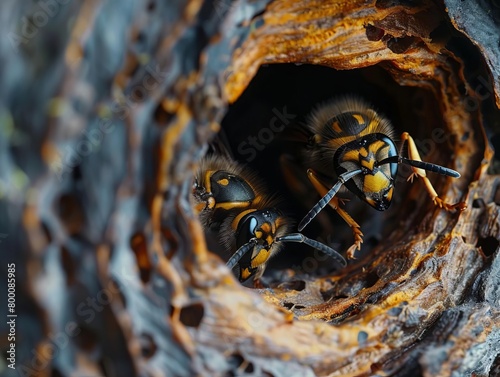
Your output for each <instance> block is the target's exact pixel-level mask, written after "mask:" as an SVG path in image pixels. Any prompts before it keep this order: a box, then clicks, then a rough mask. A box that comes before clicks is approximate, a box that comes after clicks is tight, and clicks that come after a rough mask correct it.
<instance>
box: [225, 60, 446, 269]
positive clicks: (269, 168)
mask: <svg viewBox="0 0 500 377" xmlns="http://www.w3.org/2000/svg"><path fill="white" fill-rule="evenodd" d="M346 95H354V96H358V97H362V98H363V99H364V100H365V101H367V102H368V103H371V104H373V108H374V109H376V110H377V111H378V112H379V113H380V114H383V115H384V116H385V117H387V118H388V119H390V121H391V123H392V124H393V126H394V129H395V137H394V139H395V142H396V143H397V144H399V142H400V140H399V139H400V137H399V136H400V135H401V134H402V132H403V131H409V132H411V135H412V136H413V138H414V139H415V142H416V144H417V147H418V148H419V150H420V151H421V155H422V156H432V160H433V162H439V161H438V160H439V159H443V160H445V159H446V158H449V153H448V154H447V153H446V152H447V148H448V143H447V141H448V139H449V138H448V137H447V136H448V135H447V134H446V132H445V128H444V125H443V123H442V116H441V115H440V112H439V108H438V106H437V101H436V99H435V98H433V95H432V94H430V92H428V91H426V90H423V89H420V88H416V87H404V86H400V85H398V84H397V83H396V82H395V81H394V80H393V79H392V78H391V76H390V75H389V74H388V73H387V72H386V71H385V70H384V69H383V68H381V67H379V66H373V67H369V68H363V69H357V70H352V71H337V70H334V69H332V68H328V67H322V66H313V65H300V66H298V65H294V64H275V65H268V66H263V67H261V68H260V70H259V72H258V73H257V74H256V76H255V77H254V78H253V80H252V82H251V83H250V84H249V86H248V87H247V88H246V90H245V92H244V93H243V94H242V95H241V96H240V98H239V99H238V100H237V101H236V102H235V103H234V104H232V105H231V106H230V107H229V109H228V112H227V113H226V115H225V117H224V119H223V121H222V134H223V139H224V140H225V142H224V144H227V147H228V149H229V150H230V152H231V154H232V156H233V158H234V160H236V161H237V162H239V163H240V164H243V165H245V166H248V167H249V168H251V169H252V170H253V171H254V172H256V175H257V176H258V177H259V178H260V179H261V180H262V181H263V182H265V185H266V186H267V189H268V191H270V192H272V193H275V195H276V196H278V197H280V198H281V199H282V204H281V210H283V211H284V212H286V213H287V214H288V215H289V216H290V217H291V218H293V220H294V221H295V224H297V223H298V222H299V221H300V220H301V219H302V217H303V216H304V215H305V214H306V213H307V211H308V210H309V209H311V208H312V205H314V204H315V202H317V201H318V200H319V198H320V197H319V195H318V194H317V193H316V192H315V190H314V188H313V187H312V186H311V184H310V182H309V181H308V179H307V175H306V170H307V168H308V167H309V166H307V164H304V163H303V162H304V160H305V159H306V158H305V157H304V156H303V155H304V152H303V149H301V148H302V147H301V146H299V145H298V143H297V142H295V141H294V140H295V139H294V137H295V132H296V131H295V130H297V129H299V130H300V129H301V128H302V129H303V128H304V122H306V121H307V117H308V115H309V113H310V112H311V111H312V110H313V109H314V108H315V107H317V105H318V104H320V103H324V102H325V101H329V100H332V99H334V98H339V97H342V96H344V97H345V96H346ZM436 130H437V131H436ZM284 159H285V160H286V161H291V164H290V165H292V168H291V169H289V168H288V166H286V163H284V162H283V161H284ZM297 162H298V163H297ZM332 165H333V161H332ZM297 167H298V168H297ZM287 169H288V171H285V170H287ZM399 170H400V171H401V172H402V174H401V175H398V176H397V178H396V189H395V193H394V196H393V200H392V205H391V207H390V208H389V209H388V210H387V211H376V210H374V209H373V208H371V207H370V206H369V205H367V204H366V203H363V202H362V201H361V200H360V199H359V198H358V197H356V196H355V195H352V194H351V193H347V194H345V193H344V192H341V194H339V195H342V196H341V197H345V198H347V199H349V200H350V201H349V202H348V203H347V204H345V207H344V208H345V209H346V211H347V212H348V213H349V214H350V215H351V216H352V217H353V218H354V220H355V221H357V222H358V223H359V224H360V226H361V230H362V231H363V233H364V236H365V239H366V240H370V242H366V243H364V244H363V246H362V251H361V252H358V253H359V254H357V256H358V257H359V256H363V255H366V254H369V253H370V250H371V249H372V248H373V247H376V246H378V244H379V241H378V240H383V239H386V238H387V237H386V236H387V235H388V234H390V232H391V231H392V229H393V228H394V227H395V226H396V224H398V223H399V220H400V219H401V217H403V216H404V213H405V212H406V211H405V210H404V206H405V205H406V204H407V203H409V200H408V199H406V198H405V196H406V194H407V193H408V189H409V187H410V184H409V183H408V184H407V183H406V178H407V175H405V172H406V171H403V170H404V169H402V168H400V169H399ZM290 172H291V174H289V173H290ZM406 173H407V172H406ZM287 174H288V175H289V176H294V177H298V178H297V180H296V181H297V182H298V183H297V185H301V184H304V185H305V186H304V187H306V191H305V192H306V193H307V195H305V196H304V195H302V197H301V194H298V192H299V189H298V186H297V185H295V184H290V180H289V179H288V178H287V177H286V175H287ZM332 176H334V174H332ZM332 179H333V178H332ZM328 183H329V184H333V183H332V182H328ZM420 183H421V182H416V183H414V184H420ZM419 189H420V190H422V191H423V187H419ZM436 189H439V187H436ZM414 191H415V192H417V190H416V189H415V190H414ZM344 194H345V195H344ZM311 203H312V204H311ZM295 226H296V225H295ZM407 226H408V227H409V226H410V224H408V223H407ZM294 229H295V228H294ZM332 229H335V235H334V236H332ZM304 233H305V234H306V235H307V236H308V237H310V238H314V239H319V240H320V241H321V242H323V243H325V244H327V245H329V246H331V247H332V248H334V249H336V250H338V251H340V252H341V253H343V252H345V251H346V250H347V248H348V247H349V246H351V245H352V243H353V234H352V231H351V229H350V227H349V226H348V225H347V224H346V223H345V222H344V221H343V220H342V219H341V218H340V217H339V216H338V214H336V213H335V212H334V211H333V210H331V209H330V208H326V209H325V210H323V211H321V213H320V214H319V215H318V217H317V218H316V219H315V220H313V222H311V224H310V225H308V227H307V228H306V229H305V231H304ZM402 234H403V233H402ZM371 241H375V242H371ZM306 258H312V259H314V260H315V261H316V263H315V269H312V268H309V266H312V265H313V263H308V264H307V266H305V265H304V260H306ZM304 266H305V267H304ZM296 267H297V268H296ZM273 268H275V269H283V268H292V269H293V270H295V271H302V272H305V273H308V274H309V273H318V271H319V270H318V269H320V268H321V273H329V272H331V271H335V270H336V269H339V266H338V264H336V263H335V262H334V261H333V260H331V259H328V258H325V257H324V256H322V255H321V256H320V255H319V254H318V253H315V252H314V250H312V251H311V250H307V248H305V247H302V245H293V244H287V245H286V247H285V251H284V252H281V253H280V254H278V255H277V256H276V257H275V258H273V260H272V261H271V263H270V264H269V267H268V270H270V269H273Z"/></svg>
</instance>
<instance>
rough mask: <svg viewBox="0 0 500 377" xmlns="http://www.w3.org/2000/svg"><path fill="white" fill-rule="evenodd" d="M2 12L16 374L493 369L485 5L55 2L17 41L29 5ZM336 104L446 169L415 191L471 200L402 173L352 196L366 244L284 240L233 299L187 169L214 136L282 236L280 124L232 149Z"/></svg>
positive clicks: (489, 37) (448, 372)
mask: <svg viewBox="0 0 500 377" xmlns="http://www.w3.org/2000/svg"><path fill="white" fill-rule="evenodd" d="M2 7H3V8H4V10H5V12H1V13H2V16H1V17H3V18H4V21H5V22H4V23H3V26H0V27H2V28H3V31H4V34H5V35H8V33H11V34H9V35H11V36H12V35H13V34H12V33H17V34H16V35H20V36H24V38H25V40H24V39H17V40H16V39H12V38H11V39H10V40H6V41H4V42H2V44H1V45H0V48H1V51H2V54H1V55H0V59H1V62H2V64H1V65H2V67H4V68H2V72H1V73H0V75H1V76H0V77H2V82H3V85H1V86H0V99H1V101H0V104H1V105H2V107H1V108H0V114H1V117H0V119H1V121H0V122H1V123H0V124H2V129H1V131H0V132H2V135H3V136H2V137H1V138H0V145H2V148H1V149H0V162H1V166H2V169H1V171H0V184H1V186H0V236H1V237H2V238H0V241H1V244H0V247H1V248H2V251H3V252H2V253H0V258H1V268H2V273H5V275H7V265H8V264H11V263H14V264H15V265H16V279H17V280H16V292H17V296H16V297H17V298H16V300H17V301H16V309H15V310H16V314H17V315H18V317H17V322H16V326H17V327H16V331H17V333H16V368H17V369H18V371H21V372H22V373H24V374H25V375H37V376H38V375H39V376H51V375H52V376H66V375H68V376H69V375H86V376H87V375H93V376H94V375H95V376H101V375H102V376H129V375H140V376H163V375H166V376H192V375H202V376H205V375H206V376H230V375H256V376H264V375H267V376H315V375H316V376H372V375H379V376H382V375H383V376H418V375H422V376H438V375H439V376H452V375H453V376H471V375H475V376H496V375H500V330H499V329H500V294H499V293H498V292H499V288H500V257H499V255H500V254H499V239H500V220H499V219H500V178H499V176H498V175H497V173H498V171H499V163H498V161H499V159H498V155H497V156H495V153H494V148H495V147H497V148H498V147H500V138H499V136H498V135H499V131H500V124H499V121H498V119H500V118H499V115H500V113H499V110H498V108H499V107H500V80H499V75H500V73H499V70H500V64H499V63H498V56H500V55H498V49H499V47H498V46H499V45H498V40H499V38H500V33H499V26H498V21H497V20H498V19H499V17H500V8H499V7H498V5H497V4H496V2H494V1H490V2H488V1H479V0H478V1H470V2H460V1H452V0H446V1H444V2H442V1H422V2H414V1H381V0H378V1H368V0H366V1H345V2H343V1H297V2H289V1H279V0H278V1H273V2H266V1H237V2H229V1H227V2H226V1H222V0H221V1H214V2H211V1H206V2H203V1H195V0H194V1H189V2H186V3H181V2H179V3H175V2H174V3H164V2H156V1H154V0H150V1H145V2H137V3H134V2H132V1H126V2H123V1H122V2H120V3H119V4H118V3H116V4H114V2H109V3H99V2H93V1H89V2H86V3H84V4H81V5H80V4H79V5H76V4H72V3H70V4H67V5H66V4H65V5H62V4H59V7H58V10H57V12H56V14H55V15H54V16H51V17H50V20H49V21H48V22H47V23H46V24H44V25H43V26H38V29H37V30H38V32H37V33H33V35H32V36H30V37H29V38H28V37H26V36H25V35H24V34H23V24H22V21H19V20H23V19H24V18H23V17H25V16H26V17H28V18H27V19H31V20H35V18H36V12H40V9H38V8H36V7H35V8H36V9H35V8H34V7H33V6H32V4H30V3H28V2H25V1H24V2H23V1H21V2H17V3H15V4H14V3H7V4H4V5H2ZM6 14H10V15H13V16H12V17H6V16H5V15H6ZM14 16H15V17H14ZM30 17H31V18H30ZM33 22H35V21H33ZM40 25H41V24H40ZM61 30H66V31H67V32H65V33H62V32H61ZM12 51H15V52H14V53H13V52H12ZM346 93H351V94H358V95H362V96H363V97H365V98H367V99H369V100H370V101H371V102H372V103H374V104H375V106H376V107H377V108H378V109H380V110H381V111H382V112H383V113H384V114H386V115H387V116H388V117H389V118H391V120H392V121H393V123H394V125H395V128H396V130H397V132H398V133H401V132H403V131H408V132H410V133H411V134H412V135H413V136H414V137H415V139H416V140H417V145H419V147H420V148H421V150H423V151H422V152H423V154H424V156H425V160H427V161H431V162H434V163H437V164H441V165H443V166H447V167H450V168H452V169H455V170H457V171H458V172H460V174H461V178H460V179H453V178H448V177H441V176H436V175H430V174H429V177H430V179H431V180H432V182H433V184H434V185H435V187H436V189H437V191H438V193H439V194H440V195H441V196H442V197H445V198H446V199H447V200H448V201H449V202H459V201H464V202H465V203H466V204H467V206H468V208H467V209H466V210H465V211H463V212H446V211H443V210H441V209H439V208H437V207H436V206H434V204H433V203H432V201H431V200H430V199H429V197H428V196H427V194H426V193H425V192H424V190H423V185H422V182H418V181H417V182H414V183H413V184H410V183H405V178H406V176H405V172H404V171H402V172H401V175H400V176H399V177H398V180H397V181H398V182H397V185H398V186H397V190H398V194H397V197H396V198H395V200H394V203H393V206H392V207H391V209H390V210H389V211H387V212H386V213H374V212H376V211H374V210H372V209H370V208H368V206H366V205H363V204H362V203H360V202H357V203H356V200H355V199H353V200H352V202H353V203H351V204H350V205H351V207H349V208H350V211H352V214H353V216H355V217H356V219H357V220H358V219H359V221H360V223H361V225H362V230H363V231H364V232H365V234H366V238H365V244H364V245H363V249H362V251H361V252H360V253H359V254H357V259H356V260H353V261H350V262H349V264H348V266H347V267H346V268H342V269H339V268H338V267H337V266H335V265H334V264H333V263H331V262H329V261H328V260H325V259H324V258H322V257H319V256H318V255H317V254H312V253H311V252H310V250H308V249H307V248H302V247H293V248H290V249H289V250H288V251H285V252H283V253H282V254H281V255H280V256H278V257H277V258H276V260H275V261H274V262H273V263H272V264H271V265H270V266H269V269H268V272H267V274H266V275H265V276H264V277H263V282H264V283H265V285H266V288H261V289H253V288H248V287H244V286H242V285H241V284H240V283H239V282H238V281H237V280H236V279H235V278H234V277H233V276H232V274H231V272H230V271H229V270H228V269H227V268H226V267H225V265H224V261H223V260H221V259H220V258H219V257H218V256H216V255H214V254H213V253H212V252H211V251H209V248H208V247H207V243H206V238H205V234H204V232H203V229H202V227H201V225H200V223H199V221H198V219H197V217H196V215H195V213H194V211H193V209H192V206H191V205H192V203H191V200H190V195H191V187H192V182H193V174H194V171H195V170H196V168H197V166H198V163H199V161H200V159H201V158H202V157H203V156H204V155H205V154H206V153H207V151H208V150H209V148H210V145H211V144H212V145H213V143H217V142H220V140H221V139H222V138H223V143H224V144H225V145H226V147H227V148H229V149H230V150H231V151H232V153H233V154H234V158H235V159H236V160H237V161H239V162H240V163H243V164H247V165H249V166H250V167H251V168H253V169H254V170H255V171H257V172H258V173H259V175H261V176H262V178H263V179H265V180H266V182H268V185H269V187H270V189H271V190H273V191H277V192H280V194H281V195H282V196H283V197H284V198H285V199H286V203H287V207H288V208H289V210H290V211H291V212H292V213H294V214H295V215H296V216H297V220H300V218H301V216H303V214H304V213H305V212H306V211H307V210H308V209H309V208H308V205H309V203H307V202H304V201H301V200H300V199H298V198H297V197H296V196H294V192H293V191H294V188H293V187H289V186H287V185H284V184H283V181H282V179H281V176H280V174H281V170H280V169H281V165H280V159H281V158H282V156H283V155H284V154H286V153H288V152H289V148H288V146H287V141H286V138H285V137H284V136H286V131H284V132H283V134H275V135H273V138H272V140H271V139H269V141H268V142H267V141H265V142H264V143H263V144H265V145H264V147H263V148H262V150H260V151H258V152H259V153H255V156H254V158H251V159H249V160H251V161H248V158H247V157H249V156H248V155H245V154H244V153H242V152H241V147H240V146H241V145H242V144H241V143H242V142H245V141H246V140H248V137H251V136H255V135H258V133H259V131H260V130H262V129H263V128H265V127H266V126H267V125H268V124H269V122H270V121H271V119H272V118H273V117H274V116H276V111H278V112H280V114H282V113H283V112H284V113H287V114H292V115H293V117H291V118H290V119H293V122H291V123H297V124H298V123H300V122H301V121H303V120H304V119H305V117H306V116H307V114H308V113H309V112H310V111H311V109H312V108H314V106H315V105H316V104H317V103H320V102H322V101H325V100H328V99H329V98H332V97H335V96H338V95H342V94H346ZM222 135H223V136H222ZM266 140H267V139H266ZM403 170H404V169H403ZM314 200H317V198H316V199H314ZM322 216H323V218H324V221H318V222H317V223H316V224H314V225H313V226H312V227H311V229H310V232H311V234H312V235H313V236H315V237H322V238H323V239H327V240H328V242H330V243H332V244H333V245H335V247H336V248H337V249H338V250H345V249H346V247H348V246H349V242H352V238H351V237H352V235H351V234H350V230H349V228H348V227H347V226H346V225H345V224H343V223H342V222H337V220H338V219H337V217H336V215H335V214H333V213H332V212H329V211H326V210H325V211H324V214H323V215H322ZM362 219H364V220H362ZM331 226H333V228H331ZM1 284H2V286H3V287H4V288H5V289H3V288H2V289H3V290H4V291H7V287H6V286H5V284H7V283H6V279H3V281H2V282H1ZM2 326H4V327H1V328H0V329H1V331H2V336H1V338H0V339H1V341H0V344H1V346H2V350H4V352H7V351H8V348H9V347H10V345H9V344H8V342H7V341H6V339H7V332H8V331H9V329H8V328H7V327H5V325H2ZM0 365H1V367H0V368H2V370H3V371H8V369H7V365H2V364H0Z"/></svg>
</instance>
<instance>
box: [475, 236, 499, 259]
mask: <svg viewBox="0 0 500 377" xmlns="http://www.w3.org/2000/svg"><path fill="white" fill-rule="evenodd" d="M499 245H500V241H498V240H497V239H496V238H495V237H492V236H490V237H484V238H483V237H481V238H479V240H478V241H477V244H476V247H480V248H481V249H482V250H483V253H484V255H486V256H487V257H490V256H492V255H493V254H494V253H495V252H496V251H497V250H498V246H499Z"/></svg>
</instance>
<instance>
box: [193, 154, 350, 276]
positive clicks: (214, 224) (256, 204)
mask: <svg viewBox="0 0 500 377" xmlns="http://www.w3.org/2000/svg"><path fill="white" fill-rule="evenodd" d="M192 196H193V198H194V202H195V204H194V208H195V211H196V212H198V215H199V218H200V222H201V224H202V226H203V227H204V228H205V229H209V230H211V231H214V232H216V233H217V234H218V236H219V240H220V243H221V245H222V246H223V247H224V248H225V250H226V251H228V252H231V253H233V254H232V256H231V257H230V259H229V260H228V262H227V266H228V267H229V268H230V269H232V270H233V272H234V274H235V275H236V277H237V278H238V279H239V280H240V281H241V282H244V281H246V280H247V279H249V278H250V277H252V276H253V277H254V280H257V279H259V278H260V277H261V276H262V274H263V273H264V270H265V269H266V266H267V263H268V261H269V259H270V258H271V257H273V256H274V255H276V254H277V253H278V252H279V251H280V250H281V249H282V248H283V244H284V243H286V242H299V243H304V244H306V245H309V246H311V247H313V248H315V249H317V250H320V251H322V252H324V253H326V254H327V255H329V256H330V257H332V258H333V259H335V260H336V261H337V262H339V263H340V264H341V265H342V266H345V265H346V261H345V259H344V258H343V257H342V256H341V255H340V254H339V253H337V252H336V251H335V250H334V249H332V248H331V247H329V246H327V245H325V244H323V243H321V242H319V241H316V240H313V239H310V238H307V237H306V236H304V235H303V234H301V233H292V232H291V230H292V228H293V225H294V224H293V221H292V219H291V218H290V217H288V216H287V215H286V214H284V213H283V212H282V211H281V210H280V208H279V200H277V199H275V198H274V197H272V196H271V195H269V194H268V193H267V191H266V190H265V186H264V184H263V183H262V182H261V181H260V180H259V178H258V176H257V175H256V174H255V173H253V172H251V171H250V170H248V169H247V168H246V167H242V166H241V165H239V164H238V163H236V162H234V161H232V160H230V159H228V158H226V157H223V156H219V155H212V156H209V157H206V158H204V159H203V160H202V162H201V164H200V167H199V169H198V171H197V173H196V175H195V180H194V184H193V189H192Z"/></svg>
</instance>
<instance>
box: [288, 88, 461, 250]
mask: <svg viewBox="0 0 500 377" xmlns="http://www.w3.org/2000/svg"><path fill="white" fill-rule="evenodd" d="M306 130H308V131H309V135H311V134H312V135H311V136H310V137H309V142H308V147H307V148H306V150H307V151H306V163H307V164H308V165H309V167H310V168H309V169H308V170H307V176H308V178H309V180H310V181H311V183H312V185H313V186H314V188H315V189H316V191H317V192H318V193H319V194H320V195H321V197H322V198H321V199H320V200H319V202H318V203H317V204H316V205H315V206H314V207H313V208H312V209H311V210H310V211H309V212H308V213H307V215H306V216H305V217H304V218H303V219H302V221H301V222H300V223H299V226H298V230H299V232H301V231H302V230H303V229H304V228H305V227H306V226H307V225H308V224H309V223H310V222H311V220H313V219H314V217H315V216H316V215H317V214H318V213H319V212H320V211H321V210H322V209H323V208H324V207H325V206H326V205H330V207H332V208H333V209H334V210H335V211H336V212H337V213H338V214H339V215H340V216H341V217H342V218H343V219H344V221H345V222H347V224H348V225H349V226H350V227H351V229H352V231H353V235H354V244H353V245H352V246H351V247H350V248H349V249H348V251H347V257H348V258H349V259H351V258H354V253H355V251H356V249H357V250H360V248H361V243H362V242H363V233H362V232H361V230H360V226H359V225H358V224H357V223H356V221H354V219H353V218H352V217H351V216H350V215H349V214H348V213H347V212H346V211H345V210H343V209H342V208H340V204H341V200H342V199H339V198H338V197H336V194H337V192H338V191H339V190H340V189H341V188H342V187H343V186H345V187H346V188H347V189H348V190H349V191H351V192H352V193H354V194H355V195H356V196H358V197H359V198H360V199H361V200H363V201H364V202H366V203H368V204H369V205H370V206H371V207H373V208H375V209H376V210H378V211H384V210H386V209H387V208H389V206H390V204H391V200H392V197H393V193H394V184H395V178H396V175H397V171H398V165H399V164H406V165H409V166H411V169H412V172H411V175H410V177H409V178H408V180H410V181H413V178H421V179H422V180H423V182H424V184H425V189H426V191H427V192H428V194H429V196H430V197H431V199H432V200H433V202H434V204H435V205H437V206H439V207H440V208H443V209H445V210H447V211H453V210H460V211H463V210H465V208H466V204H465V203H463V202H459V203H456V204H449V203H447V202H446V201H444V200H443V199H441V198H440V197H439V196H438V194H437V193H436V190H435V189H434V187H433V186H432V184H431V182H430V181H429V178H427V176H426V171H430V172H433V173H437V174H441V175H445V176H449V177H453V178H459V177H460V174H459V173H458V172H456V171H455V170H452V169H449V168H446V167H443V166H440V165H436V164H432V163H429V162H424V161H422V159H421V158H420V154H419V152H418V149H417V146H416V144H415V142H414V140H413V138H412V137H411V136H410V135H409V134H408V133H407V132H404V133H403V134H402V136H401V139H402V141H403V143H402V145H401V148H400V150H399V153H398V149H397V148H396V143H395V142H394V136H395V132H394V128H393V126H392V124H391V122H390V121H389V120H388V119H387V118H385V117H384V116H382V115H380V114H379V113H377V112H376V111H375V110H374V109H373V107H372V106H371V105H370V104H369V103H367V102H365V101H364V100H363V99H360V98H357V97H344V98H340V99H337V100H333V101H332V102H329V103H326V104H324V105H321V106H319V107H317V108H316V109H315V110H314V111H313V112H312V113H311V114H310V116H309V118H308V120H307V123H306ZM405 145H406V146H407V150H408V158H406V157H403V156H402V151H403V150H404V147H405ZM332 173H334V174H332ZM335 176H336V178H337V182H336V183H335V184H334V185H333V186H329V185H328V184H327V183H325V181H327V180H329V179H332V178H335Z"/></svg>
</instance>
